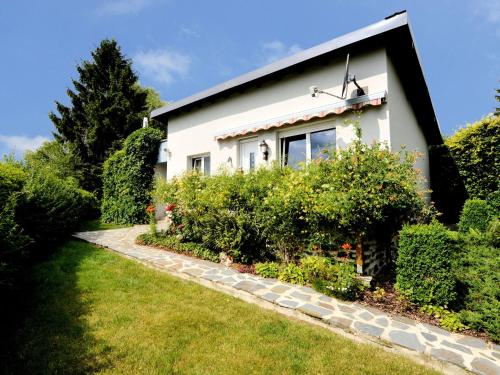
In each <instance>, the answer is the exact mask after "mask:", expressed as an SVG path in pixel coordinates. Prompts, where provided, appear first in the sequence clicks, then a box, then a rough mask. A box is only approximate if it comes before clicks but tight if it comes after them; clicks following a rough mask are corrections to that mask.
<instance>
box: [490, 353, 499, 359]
mask: <svg viewBox="0 0 500 375" xmlns="http://www.w3.org/2000/svg"><path fill="white" fill-rule="evenodd" d="M491 355H492V356H493V357H495V358H496V359H500V353H497V352H491Z"/></svg>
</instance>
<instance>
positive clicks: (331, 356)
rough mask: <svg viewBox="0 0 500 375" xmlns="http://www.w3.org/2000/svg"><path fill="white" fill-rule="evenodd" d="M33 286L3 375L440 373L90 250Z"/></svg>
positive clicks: (57, 262)
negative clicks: (33, 288) (30, 307)
mask: <svg viewBox="0 0 500 375" xmlns="http://www.w3.org/2000/svg"><path fill="white" fill-rule="evenodd" d="M33 282H34V283H35V285H36V286H37V287H36V289H35V291H34V298H33V308H32V309H31V310H30V312H29V314H28V318H27V320H26V321H25V322H24V324H23V327H22V328H21V329H20V331H19V332H18V334H17V335H16V340H15V342H14V343H12V345H10V344H9V347H10V351H9V352H4V353H2V357H3V358H1V357H0V359H1V361H0V362H1V364H0V372H7V373H61V374H63V373H64V374H66V373H90V372H99V373H119V374H170V373H180V374H249V373H250V374H251V373H254V374H304V373H309V374H384V375H386V374H431V373H435V372H433V371H431V370H429V369H427V368H424V367H421V366H418V365H416V364H415V363H413V362H412V361H411V360H409V359H407V358H404V357H402V356H397V355H394V354H390V353H387V352H384V351H383V350H381V349H380V348H377V347H376V346H371V345H362V344H357V343H354V342H352V341H350V340H347V339H344V338H341V337H339V336H336V335H334V334H332V333H331V332H329V331H327V330H324V329H322V328H319V327H315V326H311V325H308V324H306V323H302V322H297V321H293V320H290V319H287V318H285V317H283V316H281V315H279V314H277V313H273V312H270V311H266V310H263V309H261V308H259V307H257V306H254V305H251V304H247V303H245V302H243V301H240V300H238V299H235V298H232V297H229V296H227V295H224V294H222V293H218V292H215V291H213V290H210V289H207V288H204V287H201V286H199V285H197V284H194V283H191V282H186V281H183V280H179V279H176V278H174V277H171V276H169V275H167V274H164V273H160V272H158V271H155V270H151V269H148V268H146V267H144V266H142V265H140V264H138V263H135V262H133V261H130V260H127V259H124V258H121V257H119V256H117V255H115V254H113V253H111V252H107V251H105V250H102V249H97V248H96V247H94V246H92V245H90V244H86V243H83V242H78V241H70V242H68V243H66V245H65V246H63V247H62V248H61V249H60V250H59V251H58V252H57V253H56V254H55V255H54V256H53V257H52V258H51V259H50V260H49V261H47V262H45V263H44V264H42V265H40V266H38V267H37V268H36V270H35V272H34V280H33ZM2 367H3V368H2Z"/></svg>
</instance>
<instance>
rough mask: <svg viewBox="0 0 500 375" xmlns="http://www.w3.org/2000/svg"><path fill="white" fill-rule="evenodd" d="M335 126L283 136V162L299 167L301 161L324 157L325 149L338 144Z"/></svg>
mask: <svg viewBox="0 0 500 375" xmlns="http://www.w3.org/2000/svg"><path fill="white" fill-rule="evenodd" d="M335 139H336V134H335V128H329V129H322V130H317V131H309V132H307V131H304V133H302V134H291V135H289V136H287V135H286V133H285V135H284V136H283V137H281V162H282V164H283V165H289V166H291V167H293V168H297V166H298V165H299V163H301V162H305V161H307V160H311V159H317V158H321V157H324V155H325V153H324V152H325V150H327V149H331V148H335V146H336V141H335Z"/></svg>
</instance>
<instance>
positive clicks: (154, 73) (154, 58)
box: [134, 49, 191, 85]
mask: <svg viewBox="0 0 500 375" xmlns="http://www.w3.org/2000/svg"><path fill="white" fill-rule="evenodd" d="M134 61H135V62H136V63H137V66H138V69H139V70H140V71H141V72H142V73H143V74H144V75H145V76H147V77H149V78H150V79H152V80H155V81H157V82H160V83H164V84H167V85H168V84H170V83H172V82H173V81H174V80H175V78H176V76H180V77H184V76H185V75H186V74H187V73H188V72H189V68H190V66H191V58H190V57H189V56H188V55H185V54H183V53H180V52H176V51H172V50H168V49H158V50H149V51H140V52H139V53H137V54H136V55H135V56H134Z"/></svg>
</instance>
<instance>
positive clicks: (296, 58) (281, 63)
mask: <svg viewBox="0 0 500 375" xmlns="http://www.w3.org/2000/svg"><path fill="white" fill-rule="evenodd" d="M405 25H407V26H409V21H408V14H407V12H406V11H402V12H398V13H394V14H393V15H391V16H388V17H386V18H384V19H383V20H381V21H378V22H375V23H373V24H371V25H368V26H365V27H362V28H360V29H357V30H355V31H352V32H349V33H347V34H344V35H341V36H339V37H337V38H334V39H331V40H329V41H327V42H325V43H322V44H319V45H317V46H314V47H311V48H308V49H306V50H303V51H301V52H299V53H297V54H295V55H292V56H289V57H286V58H284V59H281V60H278V61H276V62H274V63H271V64H268V65H265V66H263V67H261V68H258V69H256V70H253V71H250V72H248V73H245V74H243V75H240V76H238V77H236V78H233V79H230V80H228V81H225V82H223V83H220V84H218V85H216V86H213V87H211V88H209V89H206V90H203V91H200V92H198V93H196V94H193V95H191V96H188V97H186V98H184V99H180V100H178V101H176V102H173V103H171V104H169V105H166V106H163V107H161V108H158V109H155V110H153V111H152V112H151V117H152V118H157V117H159V116H162V115H165V114H167V113H171V112H173V111H176V110H178V109H181V108H183V107H186V106H188V105H191V104H194V103H196V102H199V101H202V100H205V99H208V98H210V97H212V96H215V95H218V94H221V93H223V92H225V91H228V90H231V89H234V88H236V87H239V86H242V85H244V84H248V83H250V82H252V81H255V80H257V79H260V78H263V77H266V76H268V75H271V74H273V73H276V72H279V71H281V70H284V69H287V68H290V67H292V66H294V65H297V64H300V63H303V62H305V61H308V60H311V59H314V58H316V57H319V56H322V55H325V54H327V53H330V52H332V51H334V50H336V49H339V48H342V47H345V46H348V45H351V44H354V43H357V42H359V41H362V40H364V39H367V38H371V37H374V36H376V35H380V34H383V33H385V32H388V31H390V30H393V29H397V28H399V27H402V26H405Z"/></svg>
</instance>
